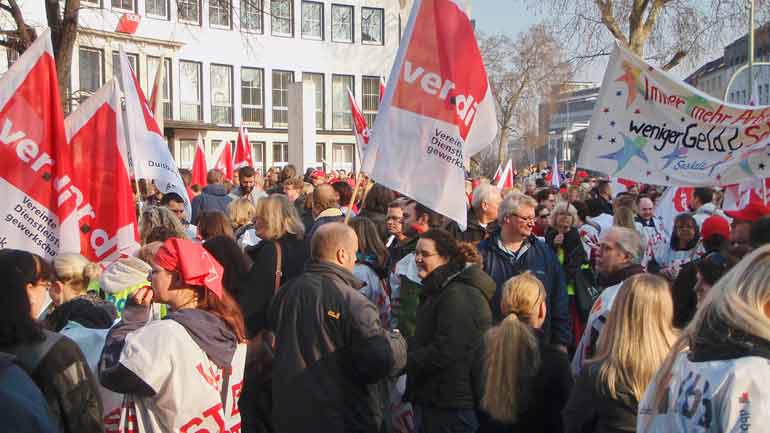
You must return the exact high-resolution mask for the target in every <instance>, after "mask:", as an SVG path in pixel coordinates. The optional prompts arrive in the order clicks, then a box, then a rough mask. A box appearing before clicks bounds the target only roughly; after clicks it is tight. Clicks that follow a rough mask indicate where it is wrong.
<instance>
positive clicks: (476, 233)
mask: <svg viewBox="0 0 770 433" xmlns="http://www.w3.org/2000/svg"><path fill="white" fill-rule="evenodd" d="M471 195H472V197H473V199H472V200H471V208H470V209H468V219H467V222H468V225H467V227H466V228H465V231H462V230H460V226H459V225H457V223H456V222H454V221H452V223H451V224H449V225H448V226H447V228H446V230H447V231H448V232H449V233H451V234H452V235H453V236H454V237H455V239H457V240H458V241H462V242H471V243H473V244H476V243H478V242H479V241H482V240H484V239H486V238H488V237H489V236H490V235H491V234H492V233H494V232H495V231H496V230H497V214H498V207H499V206H500V202H502V201H503V198H502V196H501V195H500V190H499V189H498V188H497V187H496V186H494V185H490V184H488V183H482V184H481V185H479V186H477V187H476V189H474V190H473V193H472V194H471Z"/></svg>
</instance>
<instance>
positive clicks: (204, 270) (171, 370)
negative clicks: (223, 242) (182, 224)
mask: <svg viewBox="0 0 770 433" xmlns="http://www.w3.org/2000/svg"><path fill="white" fill-rule="evenodd" d="M222 272H223V271H222V266H221V265H220V264H219V263H217V261H216V260H215V259H214V258H213V257H212V256H211V255H210V254H209V253H208V252H207V251H206V250H205V249H203V247H202V246H201V245H200V244H196V243H193V242H192V241H189V240H186V239H178V238H172V239H169V240H167V241H166V242H165V243H164V244H163V246H161V247H160V249H159V250H158V252H157V254H156V255H155V257H154V259H153V263H152V272H151V274H150V281H151V284H152V287H143V288H140V289H139V290H137V291H136V293H135V294H134V295H133V296H132V297H131V298H130V299H129V301H128V303H127V305H126V308H125V310H124V311H123V320H122V321H121V322H120V323H119V324H118V325H116V326H115V327H114V328H113V329H112V330H111V331H110V334H109V335H108V337H107V343H106V345H105V349H104V352H103V353H102V358H101V361H100V372H101V374H100V378H101V382H102V385H104V386H105V387H106V388H108V389H111V390H113V391H115V392H120V393H124V394H126V398H125V400H124V402H123V405H122V407H120V408H115V410H114V411H113V412H112V413H111V414H110V415H108V416H107V417H106V419H105V424H106V427H107V428H108V429H111V430H116V431H117V430H123V431H136V432H139V433H145V432H186V431H211V432H214V431H230V430H231V429H234V428H238V426H239V425H240V422H241V419H240V413H239V412H238V398H239V396H240V392H241V386H242V383H243V369H244V364H245V358H246V344H245V341H246V332H245V329H244V325H243V316H242V315H241V313H240V311H239V309H238V306H237V305H236V304H235V302H234V301H233V299H232V298H231V297H230V295H229V294H228V293H227V292H225V290H224V288H223V286H222ZM152 302H160V303H164V304H167V305H168V306H169V308H170V310H171V313H169V314H168V316H167V317H166V319H165V320H159V321H150V322H149V323H148V321H149V318H150V311H151V310H150V306H151V304H152Z"/></svg>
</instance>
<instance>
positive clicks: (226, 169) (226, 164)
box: [214, 142, 235, 180]
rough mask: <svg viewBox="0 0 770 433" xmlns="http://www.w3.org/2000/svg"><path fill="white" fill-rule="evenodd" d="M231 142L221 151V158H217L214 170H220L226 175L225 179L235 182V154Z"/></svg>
mask: <svg viewBox="0 0 770 433" xmlns="http://www.w3.org/2000/svg"><path fill="white" fill-rule="evenodd" d="M231 149H232V147H231V146H230V142H227V143H225V144H224V145H223V146H222V150H220V151H219V158H217V162H216V164H214V168H216V169H219V170H221V171H222V173H224V174H225V178H226V179H228V180H233V171H235V170H234V169H233V152H232V150H231Z"/></svg>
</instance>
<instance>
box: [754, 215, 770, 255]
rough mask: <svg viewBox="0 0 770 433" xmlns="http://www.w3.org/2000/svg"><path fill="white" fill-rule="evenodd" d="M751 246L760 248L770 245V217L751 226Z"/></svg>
mask: <svg viewBox="0 0 770 433" xmlns="http://www.w3.org/2000/svg"><path fill="white" fill-rule="evenodd" d="M750 237H751V246H752V247H754V248H759V247H762V246H765V245H767V244H770V216H763V217H761V218H759V219H758V220H756V221H754V223H753V224H752V225H751V232H750Z"/></svg>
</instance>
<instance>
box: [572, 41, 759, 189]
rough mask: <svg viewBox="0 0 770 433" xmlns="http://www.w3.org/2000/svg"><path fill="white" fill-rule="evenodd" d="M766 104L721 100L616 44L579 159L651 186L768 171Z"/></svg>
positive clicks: (708, 182) (712, 181)
mask: <svg viewBox="0 0 770 433" xmlns="http://www.w3.org/2000/svg"><path fill="white" fill-rule="evenodd" d="M768 125H770V107H748V106H739V105H733V104H727V103H725V102H723V101H720V100H717V99H715V98H713V97H711V96H709V95H707V94H705V93H703V92H701V91H700V90H698V89H695V88H693V87H691V86H689V85H687V84H686V83H683V82H681V81H679V80H677V79H676V78H674V77H672V76H671V75H669V74H668V73H666V72H663V71H661V70H659V69H657V68H655V67H653V66H650V65H648V64H647V63H645V62H644V61H643V60H641V59H639V58H638V57H636V56H635V55H634V54H632V53H631V52H630V51H628V50H627V49H625V48H623V47H621V46H619V45H617V46H616V47H615V50H614V52H613V54H612V57H611V59H610V62H609V64H608V66H607V71H606V72H605V75H604V81H603V83H602V90H601V94H600V96H599V99H598V101H597V103H596V108H595V110H594V113H593V116H592V117H591V125H590V127H589V128H588V133H587V134H586V138H585V142H584V143H583V148H582V151H581V152H580V159H579V161H578V165H579V166H580V167H584V168H589V169H592V170H597V171H600V172H603V173H606V174H609V175H611V176H616V177H622V178H626V179H630V180H635V181H637V182H644V183H648V184H655V185H678V186H712V185H728V184H734V183H740V182H742V181H744V180H746V179H750V178H755V177H767V175H768V174H770V156H769V155H768V150H769V149H768V142H770V140H769V138H770V126H768Z"/></svg>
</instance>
